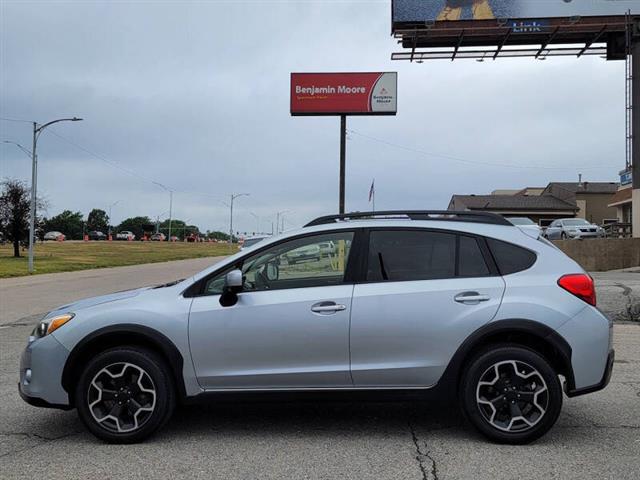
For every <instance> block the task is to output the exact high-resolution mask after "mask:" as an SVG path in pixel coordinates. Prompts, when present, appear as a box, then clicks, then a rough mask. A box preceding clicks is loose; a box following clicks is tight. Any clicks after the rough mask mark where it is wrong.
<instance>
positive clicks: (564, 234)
mask: <svg viewBox="0 0 640 480" xmlns="http://www.w3.org/2000/svg"><path fill="white" fill-rule="evenodd" d="M566 239H567V234H566V233H564V232H562V233H561V234H560V240H566Z"/></svg>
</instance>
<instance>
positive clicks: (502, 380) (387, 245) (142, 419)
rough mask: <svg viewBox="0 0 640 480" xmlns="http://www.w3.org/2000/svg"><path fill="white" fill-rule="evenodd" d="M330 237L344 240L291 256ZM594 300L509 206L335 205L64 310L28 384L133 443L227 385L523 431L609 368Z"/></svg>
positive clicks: (516, 439) (23, 385)
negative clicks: (446, 410) (427, 412)
mask: <svg viewBox="0 0 640 480" xmlns="http://www.w3.org/2000/svg"><path fill="white" fill-rule="evenodd" d="M326 242H332V243H333V245H334V246H335V254H332V255H330V256H322V255H315V254H314V255H306V256H305V259H304V260H305V261H304V262H300V263H299V262H297V261H292V259H294V258H295V259H299V258H298V257H296V256H295V255H296V254H295V252H300V251H303V252H311V251H313V252H318V251H319V249H320V247H319V245H322V244H325V243H326ZM595 304H596V299H595V291H594V285H593V280H592V279H591V277H590V276H589V275H587V274H586V273H585V272H584V271H583V270H582V268H580V266H579V265H578V264H577V263H575V262H574V261H573V260H571V259H570V258H569V257H567V256H566V255H564V254H563V253H562V252H561V251H560V250H558V249H557V248H555V247H554V246H553V245H551V244H550V243H549V242H547V241H546V240H544V239H537V238H532V237H531V236H529V235H527V234H525V233H523V232H522V231H521V230H520V229H518V228H516V227H514V226H513V225H512V224H510V223H509V222H508V221H507V220H505V219H504V218H502V217H499V216H497V215H492V214H480V213H471V212H460V213H455V212H423V211H421V212H415V211H410V212H377V213H357V214H347V215H334V216H329V217H322V218H319V219H316V220H314V221H313V222H311V223H309V224H308V225H307V226H306V227H305V228H302V229H301V230H298V231H295V232H289V233H287V234H286V235H282V236H278V237H273V238H269V239H265V240H263V241H262V242H260V243H258V244H256V245H255V246H253V247H251V248H249V249H247V250H246V251H243V252H239V253H238V254H236V255H234V256H232V257H229V258H227V259H226V260H224V261H222V262H221V263H218V264H216V265H214V266H212V267H211V268H209V269H207V270H205V271H203V272H201V273H199V274H197V275H195V276H194V277H191V278H188V279H185V280H182V281H179V282H174V283H171V284H167V285H162V286H160V287H156V288H143V289H139V290H133V291H129V292H121V293H116V294H113V295H107V296H103V297H97V298H93V299H88V300H83V301H80V302H77V303H74V304H70V305H65V306H64V307H60V308H59V309H57V310H55V311H52V312H51V313H49V314H48V315H46V316H45V318H44V319H43V320H42V321H41V322H40V323H39V325H38V326H37V327H36V329H35V330H34V332H33V334H32V336H31V338H30V340H29V344H28V346H27V348H26V350H25V353H24V354H23V356H22V361H21V366H20V393H21V394H22V396H23V398H24V399H25V400H26V401H28V402H29V403H32V404H34V405H39V406H54V407H59V408H73V407H75V408H77V409H78V412H79V415H80V418H81V419H82V420H83V422H84V423H85V425H86V426H87V428H89V429H90V430H91V431H92V432H93V433H94V434H95V435H97V436H98V437H100V438H102V439H105V440H107V441H110V442H122V443H125V442H135V441H139V440H141V439H143V438H145V437H147V436H148V435H150V434H151V433H153V432H154V431H156V430H157V429H158V428H160V427H161V426H162V425H163V424H164V423H165V422H166V421H167V420H168V418H169V417H170V415H171V413H172V411H173V409H174V407H175V405H176V403H178V402H188V401H193V400H195V399H199V400H213V401H215V399H216V398H218V397H217V396H216V395H219V394H220V393H221V392H245V393H252V392H264V391H297V392H314V391H318V390H322V391H327V390H331V391H346V392H352V391H354V390H359V391H368V392H369V394H370V395H375V394H376V392H380V391H381V390H384V391H390V390H393V391H395V392H397V393H399V394H400V393H406V392H415V391H418V392H422V393H424V394H428V393H431V394H437V395H446V396H449V397H453V398H457V399H458V400H459V404H460V406H461V409H462V412H463V413H464V414H465V416H466V417H467V418H468V420H469V421H470V423H471V424H472V425H474V426H475V427H476V428H477V429H478V430H480V431H481V432H482V433H484V434H485V435H486V436H487V437H489V438H490V439H492V440H494V441H498V442H504V443H513V444H516V443H525V442H530V441H532V440H534V439H536V438H538V437H540V436H541V435H543V434H544V433H545V432H546V431H548V430H549V429H550V428H551V426H552V425H553V424H554V423H555V421H556V419H557V418H558V415H559V413H560V409H561V406H562V401H563V393H562V392H563V388H562V386H563V385H564V392H565V393H566V394H567V395H568V396H569V397H572V396H576V395H581V394H585V393H590V392H593V391H596V390H599V389H602V388H604V387H605V386H606V385H607V383H608V382H609V378H610V375H611V369H612V366H613V358H614V353H613V350H612V343H611V329H612V325H611V323H610V321H609V320H608V319H607V318H606V317H605V316H604V315H603V314H602V313H600V311H599V310H598V309H597V308H596V307H595Z"/></svg>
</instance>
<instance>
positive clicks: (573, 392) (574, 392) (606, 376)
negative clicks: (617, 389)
mask: <svg viewBox="0 0 640 480" xmlns="http://www.w3.org/2000/svg"><path fill="white" fill-rule="evenodd" d="M615 357H616V352H615V351H614V350H610V351H609V356H608V357H607V366H606V367H605V369H604V373H603V374H602V380H600V382H599V383H597V384H595V385H591V386H590V387H584V388H577V389H576V388H574V389H571V388H569V386H568V385H565V392H564V393H566V394H567V397H569V398H572V397H578V396H580V395H586V394H587V393H593V392H597V391H598V390H602V389H603V388H604V387H606V386H607V385H609V380H611V373H612V372H613V362H614V361H615Z"/></svg>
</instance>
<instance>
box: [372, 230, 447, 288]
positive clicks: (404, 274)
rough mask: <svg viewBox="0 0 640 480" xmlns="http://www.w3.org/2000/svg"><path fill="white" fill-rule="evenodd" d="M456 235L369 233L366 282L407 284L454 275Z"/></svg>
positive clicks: (395, 232)
mask: <svg viewBox="0 0 640 480" xmlns="http://www.w3.org/2000/svg"><path fill="white" fill-rule="evenodd" d="M455 264H456V236H455V235H452V234H449V233H438V232H421V231H417V230H416V231H411V230H405V231H402V230H397V231H393V230H389V231H372V232H371V233H370V235H369V261H368V267H367V281H370V282H380V281H385V280H389V281H410V280H431V279H437V278H452V277H454V276H455Z"/></svg>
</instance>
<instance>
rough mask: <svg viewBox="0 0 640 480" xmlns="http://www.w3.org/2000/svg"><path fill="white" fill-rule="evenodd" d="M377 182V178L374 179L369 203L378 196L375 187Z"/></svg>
mask: <svg viewBox="0 0 640 480" xmlns="http://www.w3.org/2000/svg"><path fill="white" fill-rule="evenodd" d="M375 183H376V180H375V178H374V179H373V181H372V182H371V188H370V189H369V202H371V200H372V199H373V197H374V196H375V194H376V186H375Z"/></svg>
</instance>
